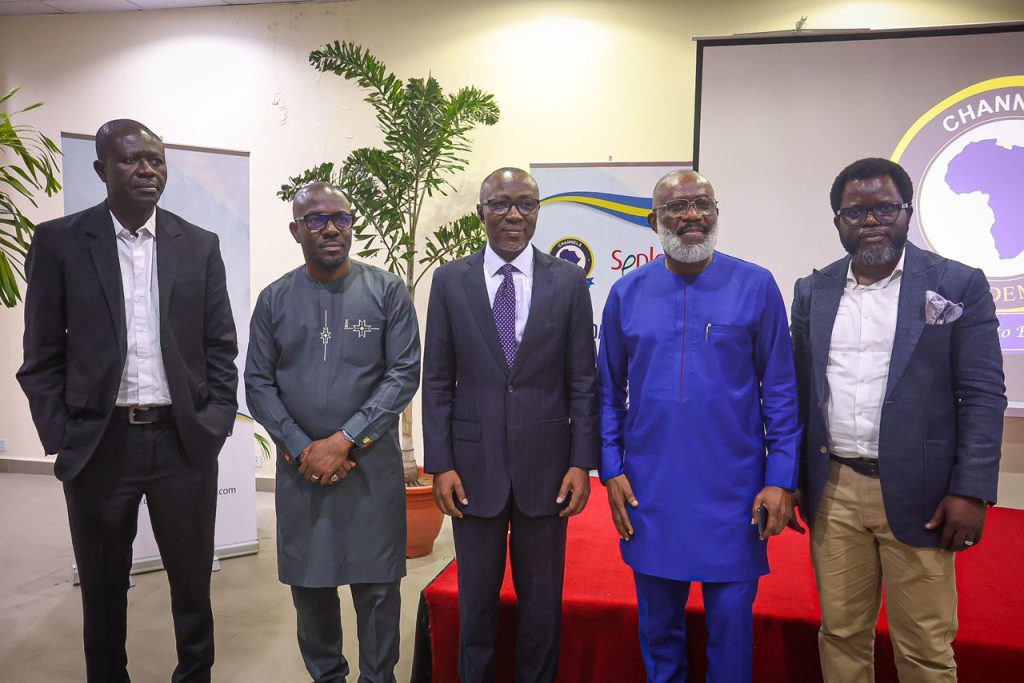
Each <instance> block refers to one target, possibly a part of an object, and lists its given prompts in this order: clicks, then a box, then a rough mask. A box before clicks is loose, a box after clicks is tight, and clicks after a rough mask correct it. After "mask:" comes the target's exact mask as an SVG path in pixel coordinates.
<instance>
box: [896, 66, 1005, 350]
mask: <svg viewBox="0 0 1024 683" xmlns="http://www.w3.org/2000/svg"><path fill="white" fill-rule="evenodd" d="M892 160H893V161H896V162H898V163H899V164H901V165H902V166H903V167H904V168H905V169H906V170H907V173H909V174H910V177H911V179H912V180H913V181H914V185H915V187H916V188H917V196H916V198H915V201H914V204H915V213H914V216H913V219H912V227H911V237H912V238H913V237H915V236H916V235H917V234H919V236H920V239H921V240H922V241H923V243H924V244H925V245H927V247H928V248H930V249H931V250H933V251H935V252H936V253H938V254H941V255H943V256H946V257H948V258H952V259H956V260H957V261H962V262H964V263H966V264H968V265H971V266H974V267H976V268H981V269H982V270H984V271H985V275H986V276H987V277H988V280H989V287H990V290H991V292H992V298H993V300H994V301H995V304H996V312H997V314H998V315H999V336H1000V343H1001V344H1002V347H1003V351H1010V352H1018V353H1020V352H1024V191H1022V188H1024V76H1006V77H1002V78H993V79H991V80H987V81H982V82H980V83H976V84H974V85H972V86H969V87H967V88H964V89H963V90H961V91H959V92H957V93H954V94H952V95H950V96H949V97H947V98H946V99H944V100H942V101H941V102H939V103H938V104H936V105H935V106H934V107H932V108H931V109H930V110H929V111H927V112H926V113H925V114H924V115H923V116H921V118H919V119H918V120H917V121H916V122H915V123H914V124H913V125H912V126H911V127H910V129H909V130H908V131H907V132H906V134H904V136H903V139H902V140H900V142H899V144H898V145H897V146H896V150H895V151H894V152H893V155H892ZM915 228H916V231H915ZM915 241H916V240H915Z"/></svg>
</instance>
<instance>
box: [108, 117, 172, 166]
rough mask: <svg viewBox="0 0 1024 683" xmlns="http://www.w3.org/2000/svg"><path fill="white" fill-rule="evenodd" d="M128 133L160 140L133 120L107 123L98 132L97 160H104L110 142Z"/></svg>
mask: <svg viewBox="0 0 1024 683" xmlns="http://www.w3.org/2000/svg"><path fill="white" fill-rule="evenodd" d="M126 132H132V133H146V134H148V135H151V136H152V137H153V138H154V139H156V140H160V136H159V135H157V134H156V133H154V132H153V131H151V130H150V129H149V128H148V127H147V126H146V125H144V124H142V123H139V122H138V121H135V120H133V119H114V120H113V121H107V122H106V123H104V124H103V125H102V126H100V127H99V130H97V131H96V158H97V159H101V160H102V159H103V154H104V151H105V150H106V147H107V145H108V144H109V142H110V141H111V140H112V139H114V138H115V137H118V136H119V135H122V134H124V133H126ZM160 144H163V140H160Z"/></svg>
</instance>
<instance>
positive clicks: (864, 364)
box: [826, 251, 906, 458]
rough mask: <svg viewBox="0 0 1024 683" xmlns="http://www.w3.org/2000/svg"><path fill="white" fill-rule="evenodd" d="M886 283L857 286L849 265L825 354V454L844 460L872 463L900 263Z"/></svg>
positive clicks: (892, 335)
mask: <svg viewBox="0 0 1024 683" xmlns="http://www.w3.org/2000/svg"><path fill="white" fill-rule="evenodd" d="M905 254H906V252H905V251H904V255H901V256H900V260H899V262H898V263H897V264H896V268H895V269H894V270H893V271H892V274H891V275H889V277H886V278H882V279H881V280H879V281H878V282H875V283H872V284H870V285H859V284H857V278H856V277H855V276H854V274H853V265H852V263H851V266H850V269H849V270H847V273H846V289H845V290H844V291H843V298H842V299H841V300H840V301H839V310H838V312H837V313H836V322H835V325H834V326H833V327H832V343H831V345H830V346H829V350H828V368H827V370H826V372H827V377H828V390H829V391H828V433H829V440H830V443H829V448H830V449H831V451H832V452H833V453H835V454H836V455H838V456H841V457H844V458H877V457H878V428H879V424H880V423H881V420H882V403H883V402H884V400H885V387H886V384H887V383H888V381H889V359H890V358H891V356H892V346H893V340H894V339H895V336H896V318H897V313H898V311H899V302H900V283H901V282H902V280H903V277H902V276H903V259H904V256H905Z"/></svg>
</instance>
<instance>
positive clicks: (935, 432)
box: [792, 159, 1006, 683]
mask: <svg viewBox="0 0 1024 683" xmlns="http://www.w3.org/2000/svg"><path fill="white" fill-rule="evenodd" d="M913 192H914V190H913V185H912V183H911V180H910V177H909V176H908V175H907V173H906V171H904V170H903V169H902V168H901V167H900V166H899V165H898V164H895V163H893V162H891V161H889V160H886V159H862V160H860V161H857V162H854V163H853V164H851V165H850V166H848V167H847V168H845V169H843V171H842V172H841V173H840V174H839V176H838V177H837V178H836V180H835V182H834V184H833V185H832V192H831V201H832V211H833V213H834V218H833V222H834V223H835V226H836V229H837V230H838V231H839V238H840V241H841V242H842V244H843V246H844V247H845V248H846V250H847V251H848V252H849V256H847V257H845V258H843V259H840V260H839V261H836V262H835V263H832V264H830V265H828V266H825V267H824V268H822V269H821V270H816V271H814V273H812V274H811V275H809V276H808V277H805V278H802V279H801V280H799V281H798V282H797V283H796V291H795V294H794V298H793V311H792V333H793V344H794V347H795V356H796V365H797V376H798V382H799V387H800V398H801V412H802V414H803V418H804V420H805V424H806V432H805V439H806V441H805V449H804V456H803V478H802V484H801V488H802V489H803V495H804V503H805V507H804V508H803V509H802V512H803V515H804V518H805V521H807V522H809V523H810V526H811V557H812V560H813V563H814V570H815V574H816V576H817V579H818V592H819V596H820V598H821V612H822V624H821V630H820V632H819V635H818V644H819V651H820V656H821V665H822V672H823V674H824V678H825V681H826V683H829V682H839V681H841V682H843V683H861V682H863V683H868V682H871V681H874V670H873V665H874V661H873V654H874V653H873V650H874V628H875V621H876V620H877V619H878V610H879V604H880V600H881V588H882V585H883V583H884V585H885V587H886V598H887V606H888V607H887V611H888V617H889V627H890V633H891V637H892V642H893V649H894V651H895V653H896V667H897V670H898V671H899V676H900V680H901V681H904V682H906V681H955V680H956V663H955V662H954V661H953V649H952V641H953V637H954V636H955V635H956V628H957V620H956V579H955V576H954V559H955V554H954V553H957V552H961V551H964V550H967V549H968V548H970V547H972V546H975V545H977V544H978V543H980V542H981V540H982V530H983V528H984V525H985V511H986V509H987V506H988V505H989V504H991V503H992V502H994V501H995V498H996V482H997V478H998V475H999V457H1000V448H1001V443H1002V432H1003V411H1004V409H1005V408H1006V398H1005V395H1004V386H1003V370H1002V356H1001V354H1000V349H999V339H998V334H997V327H998V325H999V322H998V320H997V319H996V314H995V305H994V303H993V301H992V296H991V295H990V293H989V286H988V282H987V281H986V279H985V276H984V274H983V273H982V272H981V271H980V270H978V269H976V268H970V267H968V266H965V265H964V264H962V263H957V262H956V261H951V260H949V259H946V258H943V257H941V256H938V255H936V254H933V253H931V252H927V251H924V250H922V249H918V248H917V247H915V246H914V245H913V244H910V243H908V242H907V232H908V226H909V222H910V216H911V213H912V212H913V205H912V202H913Z"/></svg>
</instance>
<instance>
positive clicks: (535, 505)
mask: <svg viewBox="0 0 1024 683" xmlns="http://www.w3.org/2000/svg"><path fill="white" fill-rule="evenodd" d="M531 248H532V247H531ZM483 264H484V252H483V251H479V252H477V253H475V254H473V255H471V256H467V257H466V258H463V259H459V260H457V261H453V262H451V263H448V264H446V265H444V266H442V267H440V268H438V269H437V271H436V272H435V273H434V280H433V284H432V285H431V289H430V305H429V308H428V310H427V333H426V343H425V345H424V355H423V442H424V468H425V469H426V471H427V472H433V473H437V472H445V471H448V470H452V469H454V470H455V471H456V472H458V474H459V476H460V477H461V479H462V482H463V485H464V486H465V490H466V497H467V498H468V499H469V505H468V506H466V507H465V512H466V513H468V514H472V515H477V516H480V517H492V516H494V515H496V514H498V513H499V512H500V511H501V509H502V507H503V506H504V505H505V502H506V501H507V500H508V495H509V491H510V489H511V490H512V491H513V492H514V498H515V501H516V505H517V506H518V507H519V509H520V510H522V511H523V512H524V513H525V514H527V515H529V516H534V517H536V516H540V515H547V514H554V513H557V512H558V511H559V510H560V506H559V505H558V504H556V503H555V497H556V496H557V495H558V489H559V486H560V485H561V481H562V477H563V476H564V475H565V472H566V470H567V469H568V468H569V467H571V466H572V467H582V468H583V469H592V468H595V467H597V466H598V464H599V462H600V448H599V434H598V429H597V394H596V390H595V365H594V335H593V322H594V318H593V309H592V307H591V303H590V295H589V293H588V291H587V284H586V279H585V276H584V273H583V270H582V269H580V268H578V267H577V266H574V265H572V264H570V263H566V262H565V261H562V260H560V259H556V258H553V257H551V256H549V255H547V254H545V253H543V252H540V251H537V250H534V267H533V294H532V298H531V300H530V314H529V317H528V318H527V322H526V330H525V331H524V333H523V340H522V342H521V344H520V346H519V349H518V351H517V353H516V362H515V365H514V366H513V367H512V368H511V369H510V368H509V367H508V364H507V363H506V361H505V356H504V353H503V352H502V349H501V344H500V342H499V340H498V331H497V328H496V327H495V324H494V315H493V313H492V312H491V302H490V300H489V299H488V296H487V285H486V283H485V280H484V277H485V275H484V265H483Z"/></svg>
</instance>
